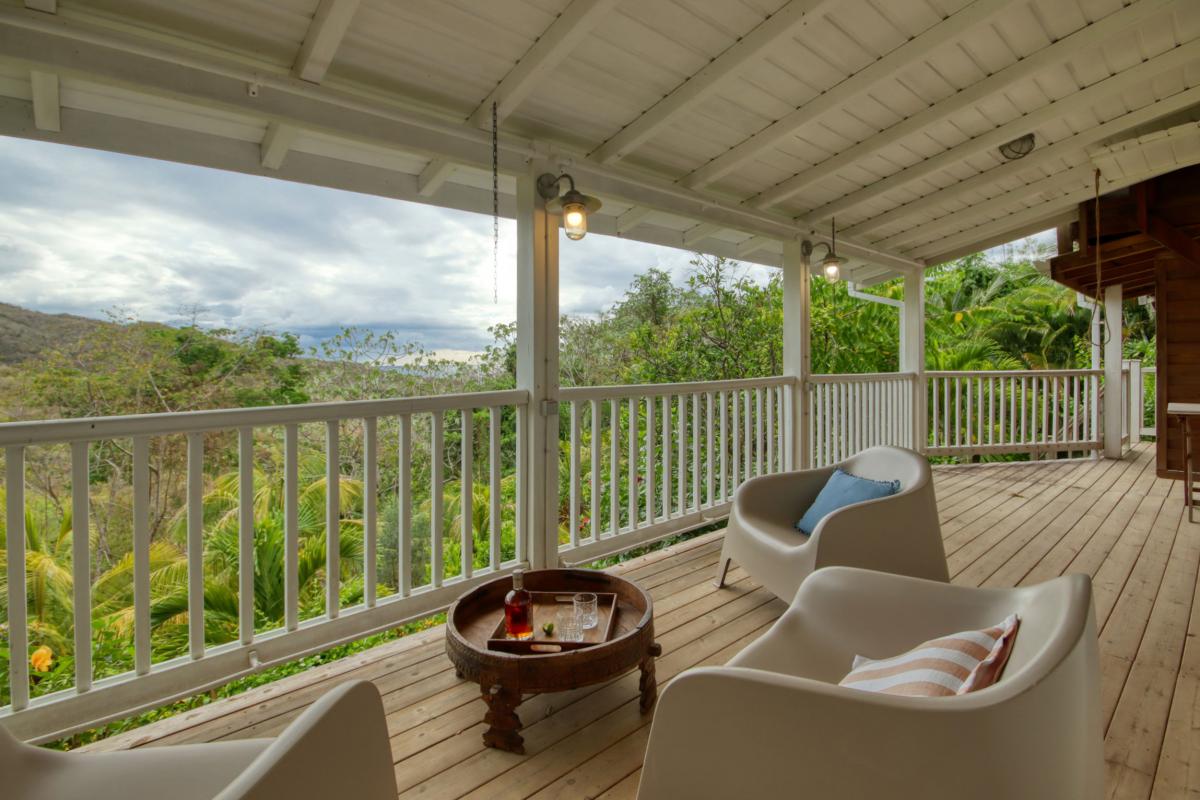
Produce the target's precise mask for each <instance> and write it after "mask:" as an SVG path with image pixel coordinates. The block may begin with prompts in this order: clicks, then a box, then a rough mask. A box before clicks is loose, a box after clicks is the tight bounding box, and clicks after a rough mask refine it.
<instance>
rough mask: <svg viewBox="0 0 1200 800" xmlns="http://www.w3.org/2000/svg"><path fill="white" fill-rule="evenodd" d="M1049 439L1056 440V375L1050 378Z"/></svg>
mask: <svg viewBox="0 0 1200 800" xmlns="http://www.w3.org/2000/svg"><path fill="white" fill-rule="evenodd" d="M1050 391H1051V393H1052V394H1051V401H1050V441H1052V442H1057V441H1058V376H1057V375H1053V376H1051V378H1050Z"/></svg>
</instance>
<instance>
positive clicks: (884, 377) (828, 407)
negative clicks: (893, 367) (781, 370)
mask: <svg viewBox="0 0 1200 800" xmlns="http://www.w3.org/2000/svg"><path fill="white" fill-rule="evenodd" d="M915 383H916V376H915V375H914V374H913V373H911V372H879V373H869V374H861V375H813V376H811V377H810V378H809V380H808V391H809V404H810V405H809V415H808V430H809V441H810V442H811V459H812V465H813V466H814V467H824V466H827V465H829V464H834V463H837V462H839V461H842V460H843V459H845V458H848V457H849V456H852V455H854V454H855V453H857V452H859V451H860V450H865V449H866V448H868V447H874V446H875V445H881V444H889V445H895V446H898V447H914V446H915V444H916V437H915V431H914V424H915V420H914V417H913V387H914V386H915Z"/></svg>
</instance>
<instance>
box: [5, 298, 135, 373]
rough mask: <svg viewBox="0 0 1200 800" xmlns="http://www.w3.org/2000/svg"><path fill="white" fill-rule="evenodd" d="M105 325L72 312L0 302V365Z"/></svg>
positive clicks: (16, 360) (14, 362)
mask: <svg viewBox="0 0 1200 800" xmlns="http://www.w3.org/2000/svg"><path fill="white" fill-rule="evenodd" d="M109 324H111V323H108V322H102V321H100V320H97V319H88V318H87V317H77V316H75V315H73V314H43V313H42V312H40V311H30V310H29V309H27V308H20V307H19V306H12V305H9V304H7V303H0V364H16V363H18V362H20V361H24V360H25V359H27V358H30V357H32V356H36V355H38V354H39V353H41V352H42V351H43V350H45V349H46V348H48V347H50V346H51V345H52V344H56V343H59V342H75V341H77V340H78V339H79V338H80V337H82V336H84V335H86V334H88V333H90V332H92V331H94V330H96V329H97V328H101V327H103V326H105V325H109Z"/></svg>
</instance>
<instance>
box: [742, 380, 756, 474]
mask: <svg viewBox="0 0 1200 800" xmlns="http://www.w3.org/2000/svg"><path fill="white" fill-rule="evenodd" d="M739 394H740V395H741V399H742V403H743V404H744V406H743V409H744V413H743V415H742V425H743V426H744V427H743V429H742V433H743V438H742V447H743V449H744V457H743V461H742V480H743V481H747V480H749V479H750V478H752V477H754V473H753V470H754V439H753V438H752V437H753V436H754V430H753V427H752V425H753V422H754V420H753V417H754V407H753V406H752V405H751V401H750V390H749V389H747V390H745V391H743V392H739Z"/></svg>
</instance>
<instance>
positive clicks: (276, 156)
mask: <svg viewBox="0 0 1200 800" xmlns="http://www.w3.org/2000/svg"><path fill="white" fill-rule="evenodd" d="M298 133H300V131H299V130H298V129H297V128H296V127H295V126H293V125H287V124H284V123H280V122H270V123H268V124H267V132H266V134H265V135H264V136H263V140H262V144H261V145H259V154H260V158H259V162H260V163H261V164H262V166H264V167H266V168H267V169H279V168H280V167H281V166H283V159H285V158H286V157H287V153H288V149H289V148H291V146H292V142H294V141H295V140H296V135H297V134H298Z"/></svg>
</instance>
